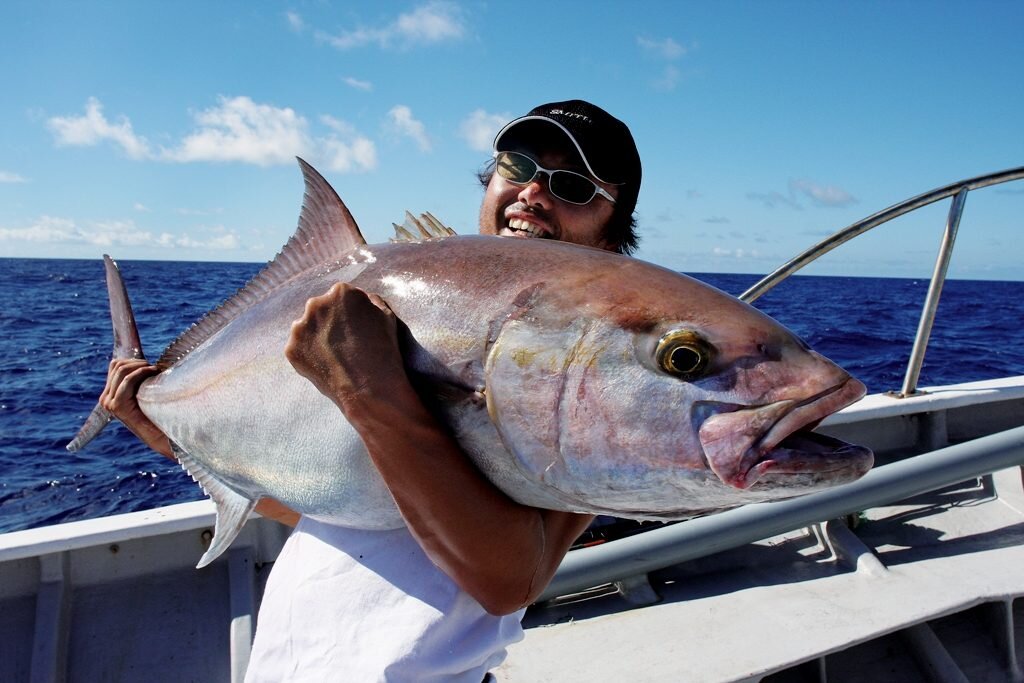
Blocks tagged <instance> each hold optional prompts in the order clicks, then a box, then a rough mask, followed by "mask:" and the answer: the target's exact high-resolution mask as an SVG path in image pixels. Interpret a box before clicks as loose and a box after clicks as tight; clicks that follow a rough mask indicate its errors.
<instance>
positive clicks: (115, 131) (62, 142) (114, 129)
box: [46, 97, 151, 159]
mask: <svg viewBox="0 0 1024 683" xmlns="http://www.w3.org/2000/svg"><path fill="white" fill-rule="evenodd" d="M46 126H47V127H48V128H49V129H50V131H51V132H53V134H54V136H55V137H56V142H57V145H58V146H70V147H92V146H95V145H98V144H100V143H101V142H103V141H110V142H113V143H115V144H117V145H119V146H120V147H121V149H122V150H124V153H125V154H127V155H128V156H129V157H130V158H132V159H145V158H147V157H149V156H150V154H151V152H150V149H149V143H148V142H146V139H145V138H142V137H139V136H137V135H136V134H135V132H134V131H133V130H132V124H131V122H130V121H129V120H128V118H127V117H125V116H122V117H121V118H120V119H119V120H118V121H117V122H116V123H111V122H110V121H108V120H107V118H106V117H105V116H104V115H103V105H101V104H100V102H99V100H97V99H96V98H95V97H90V98H89V99H88V101H87V102H86V103H85V115H84V116H54V117H52V118H50V119H49V120H48V121H47V122H46Z"/></svg>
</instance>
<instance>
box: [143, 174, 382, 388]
mask: <svg viewBox="0 0 1024 683" xmlns="http://www.w3.org/2000/svg"><path fill="white" fill-rule="evenodd" d="M298 162H299V168H300V169H301V170H302V177H303V178H304V179H305V182H306V192H305V195H303V198H302V211H301V212H300V213H299V225H298V228H296V230H295V234H294V235H292V236H291V238H290V239H289V240H288V242H287V243H286V244H285V245H284V246H283V247H282V248H281V252H280V253H279V254H278V255H277V256H275V257H274V260H272V261H271V262H270V263H268V264H267V265H266V266H265V267H264V268H263V270H261V271H260V272H259V273H257V274H256V276H255V277H253V278H252V279H251V280H249V282H248V283H247V284H246V285H245V286H244V287H242V288H241V289H240V290H238V291H237V292H236V293H235V295H234V296H232V297H231V298H230V299H228V300H227V301H225V302H224V303H222V304H221V305H220V306H218V307H217V308H215V309H213V310H212V311H210V312H209V313H207V314H206V315H205V316H203V318H202V319H200V320H199V321H198V322H197V323H196V324H194V325H192V327H190V328H189V329H187V330H186V331H185V332H184V333H183V334H182V335H181V336H179V337H178V338H177V339H175V340H174V341H173V342H172V343H171V345H170V346H168V347H167V350H166V351H164V353H163V355H162V356H160V359H159V360H158V361H157V362H156V366H157V367H158V368H160V369H161V370H166V369H167V368H169V367H171V366H172V365H174V364H175V363H177V362H178V361H180V360H181V359H182V358H184V357H185V356H187V355H188V354H189V352H191V351H192V350H193V349H195V348H196V347H197V346H199V345H200V344H202V343H203V342H204V341H206V340H207V339H209V338H210V337H212V336H213V335H214V334H216V333H217V332H218V331H219V330H221V329H222V328H223V327H224V326H225V325H227V324H228V323H230V322H231V321H232V320H234V319H235V318H237V317H238V316H239V315H241V314H242V313H243V312H244V311H246V310H248V309H249V308H250V307H252V306H253V305H255V304H257V303H259V302H260V301H262V300H264V299H265V298H267V297H268V296H269V295H270V294H271V293H272V292H274V291H275V290H276V289H277V288H278V287H280V286H281V285H282V284H284V283H285V282H287V281H288V280H290V279H292V278H293V277H295V276H296V275H299V274H301V273H304V272H306V271H307V270H309V269H311V268H315V267H318V266H322V265H323V264H325V263H328V262H331V261H337V260H338V259H340V258H341V256H343V255H344V254H347V253H348V252H350V251H352V250H353V249H355V248H356V247H360V246H363V245H365V244H366V240H365V239H363V235H362V233H361V232H359V226H358V225H356V221H355V219H354V218H352V214H351V213H350V212H349V210H348V207H346V206H345V203H344V202H342V201H341V198H340V197H338V193H337V192H335V191H334V188H333V187H331V185H330V183H328V182H327V181H326V180H324V177H323V176H322V175H320V174H319V173H317V171H316V169H314V168H313V167H312V166H310V165H309V164H308V163H306V162H305V161H303V160H302V159H298Z"/></svg>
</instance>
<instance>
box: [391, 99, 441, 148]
mask: <svg viewBox="0 0 1024 683" xmlns="http://www.w3.org/2000/svg"><path fill="white" fill-rule="evenodd" d="M388 121H389V123H390V127H391V129H392V130H393V131H394V132H395V133H397V134H398V135H399V136H402V137H407V138H412V140H413V141H415V143H416V146H417V147H419V148H420V151H421V152H429V151H430V148H431V145H430V138H428V137H427V130H426V127H425V126H424V125H423V123H422V122H421V121H417V120H416V119H415V118H414V117H413V115H412V110H411V109H409V107H407V106H405V105H404V104H399V105H397V106H395V107H392V108H391V111H389V112H388Z"/></svg>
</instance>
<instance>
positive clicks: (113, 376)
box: [100, 358, 299, 526]
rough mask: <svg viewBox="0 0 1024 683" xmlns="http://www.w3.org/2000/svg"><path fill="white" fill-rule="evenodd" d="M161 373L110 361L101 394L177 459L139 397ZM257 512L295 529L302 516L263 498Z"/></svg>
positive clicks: (139, 432)
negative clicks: (143, 387) (141, 387)
mask: <svg viewBox="0 0 1024 683" xmlns="http://www.w3.org/2000/svg"><path fill="white" fill-rule="evenodd" d="M159 372H160V371H159V370H157V369H156V367H155V366H153V365H150V364H149V363H148V362H147V361H145V360H136V359H130V358H120V359H118V358H115V359H114V360H112V361H110V368H109V369H108V371H107V384H106V386H105V387H104V388H103V393H101V394H100V405H102V406H103V407H104V408H105V409H106V410H107V412H109V413H110V414H111V415H113V416H114V417H116V418H117V419H119V420H120V421H121V422H122V423H124V426H125V427H127V428H128V429H130V430H131V431H132V433H133V434H135V436H137V437H139V439H141V440H142V442H143V443H145V444H146V445H147V446H149V447H150V448H152V449H153V450H154V451H156V452H157V453H159V454H160V455H162V456H164V457H166V458H170V459H171V460H174V459H175V458H174V453H173V452H172V451H171V441H170V439H168V438H167V435H166V434H164V433H163V432H162V431H161V430H160V428H159V427H157V426H156V425H155V424H153V421H152V420H150V419H149V418H148V417H146V414H145V413H143V412H142V409H141V408H139V401H138V398H137V397H136V395H137V394H138V393H139V385H140V384H142V381H143V380H145V379H146V378H148V377H152V376H153V375H156V374H157V373H159ZM256 512H258V513H259V514H261V515H263V516H264V517H269V518H270V519H273V520H276V521H278V522H281V523H282V524H287V525H288V526H295V525H296V524H298V522H299V514H298V513H297V512H295V511H293V510H291V509H289V508H288V507H286V506H285V505H282V504H281V503H279V502H278V501H276V500H274V499H272V498H261V499H260V501H259V503H257V504H256Z"/></svg>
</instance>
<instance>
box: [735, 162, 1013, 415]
mask: <svg viewBox="0 0 1024 683" xmlns="http://www.w3.org/2000/svg"><path fill="white" fill-rule="evenodd" d="M1021 178H1024V166H1019V167H1017V168H1011V169H1008V170H1006V171H1000V172H999V173H989V174H988V175H980V176H976V177H974V178H969V179H967V180H961V181H960V182H957V183H952V184H950V185H946V186H945V187H940V188H938V189H935V190H932V191H931V192H925V193H924V194H921V195H918V196H916V197H912V198H910V199H908V200H906V201H903V202H900V203H899V204H894V205H893V206H890V207H889V208H888V209H884V210H882V211H879V212H878V213H876V214H873V215H871V216H868V217H867V218H864V219H862V220H859V221H857V222H856V223H853V224H852V225H849V226H847V227H845V228H843V229H842V230H839V231H838V232H836V233H834V234H833V235H831V236H829V237H827V238H825V239H823V240H822V241H820V242H818V243H817V244H815V245H814V246H812V247H809V248H808V249H806V250H805V251H803V252H802V253H800V254H798V255H797V256H794V257H793V258H792V259H790V260H789V261H787V262H786V263H784V264H783V265H781V266H779V267H778V268H776V269H775V270H774V271H772V272H771V273H769V274H768V275H766V276H764V277H763V278H762V279H761V280H759V281H758V282H757V283H755V284H754V285H753V286H751V287H750V288H749V289H748V290H747V291H745V292H743V293H742V294H740V296H739V299H740V300H741V301H745V302H747V303H748V304H749V303H752V302H754V301H755V300H756V299H757V298H758V297H760V296H761V295H762V294H764V293H765V292H767V291H768V290H770V289H771V288H772V287H774V286H775V285H777V284H779V283H780V282H782V281H783V280H785V279H786V278H788V277H789V276H790V275H792V274H793V273H795V272H797V271H798V270H800V269H801V268H803V267H804V266H806V265H808V264H810V263H812V262H814V261H816V260H817V259H818V258H820V257H822V256H824V255H825V254H827V253H828V252H830V251H832V250H833V249H835V248H836V247H838V246H840V245H842V244H845V243H846V242H849V241H850V240H852V239H853V238H854V237H857V236H859V235H863V234H864V233H866V232H867V231H869V230H873V229H874V228H877V227H878V226H880V225H882V224H883V223H888V222H889V221H891V220H892V219H894V218H898V217H899V216H902V215H904V214H908V213H910V212H911V211H916V210H917V209H920V208H922V207H925V206H928V205H929V204H933V203H935V202H937V201H941V200H943V199H946V198H948V197H952V198H953V201H952V203H951V205H950V208H949V215H948V216H947V218H946V228H945V230H944V231H943V233H942V242H941V243H940V246H939V254H938V256H937V258H936V260H935V269H934V271H933V272H932V278H931V282H930V283H929V285H928V293H927V294H926V295H925V302H924V308H923V310H922V311H921V320H920V322H919V323H918V327H917V334H916V335H915V336H914V345H913V347H912V349H911V352H910V359H909V360H908V362H907V372H906V375H905V377H904V380H903V388H902V389H901V390H900V391H899V392H896V393H894V394H893V395H894V396H897V397H899V398H905V397H907V396H913V395H915V394H916V393H918V392H917V381H918V379H919V378H920V376H921V365H922V364H923V363H924V353H925V350H926V349H927V348H928V339H929V337H930V336H931V332H932V323H933V322H934V321H935V312H936V310H937V309H938V306H939V297H940V296H941V295H942V287H943V285H944V284H945V282H946V273H947V271H948V269H949V259H950V257H951V256H952V254H953V245H954V243H955V242H956V234H957V231H958V230H959V228H960V218H961V216H963V212H964V204H965V203H966V201H967V193H968V192H970V191H971V190H978V189H981V188H983V187H989V186H991V185H998V184H1000V183H1006V182H1010V181H1011V180H1020V179H1021Z"/></svg>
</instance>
